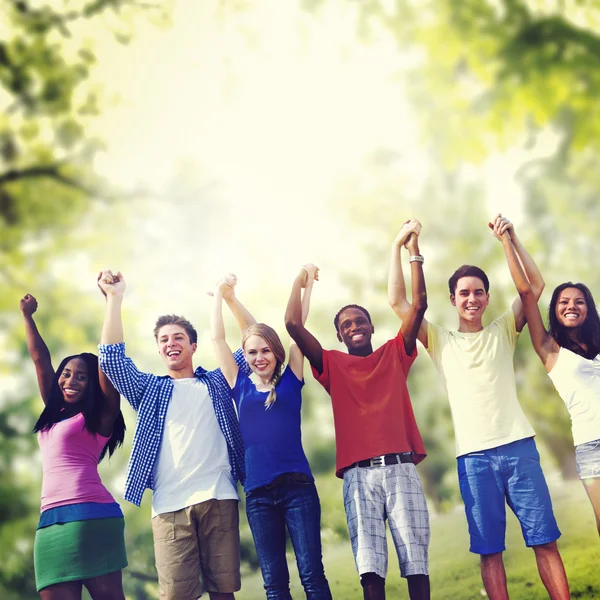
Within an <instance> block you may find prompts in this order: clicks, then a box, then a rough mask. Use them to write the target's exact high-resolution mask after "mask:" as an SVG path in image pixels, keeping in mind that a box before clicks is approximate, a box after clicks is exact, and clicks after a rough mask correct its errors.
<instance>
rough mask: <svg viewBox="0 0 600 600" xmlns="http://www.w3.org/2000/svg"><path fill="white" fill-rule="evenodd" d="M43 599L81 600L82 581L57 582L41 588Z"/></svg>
mask: <svg viewBox="0 0 600 600" xmlns="http://www.w3.org/2000/svg"><path fill="white" fill-rule="evenodd" d="M40 598H41V599H42V600H81V581H65V582H63V583H55V584H54V585H49V586H48V587H45V588H44V589H43V590H40Z"/></svg>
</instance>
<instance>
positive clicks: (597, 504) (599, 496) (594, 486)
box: [582, 477, 600, 535]
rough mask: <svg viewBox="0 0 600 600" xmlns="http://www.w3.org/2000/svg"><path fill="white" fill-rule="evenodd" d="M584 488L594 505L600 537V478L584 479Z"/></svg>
mask: <svg viewBox="0 0 600 600" xmlns="http://www.w3.org/2000/svg"><path fill="white" fill-rule="evenodd" d="M582 483H583V487H584V488H585V491H586V492H587V495H588V498H589V499H590V502H591V503H592V508H593V509H594V514H595V515H596V527H597V529H598V534H599V535H600V478H597V477H594V478H593V479H583V480H582Z"/></svg>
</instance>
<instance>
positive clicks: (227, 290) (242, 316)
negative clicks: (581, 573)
mask: <svg viewBox="0 0 600 600" xmlns="http://www.w3.org/2000/svg"><path fill="white" fill-rule="evenodd" d="M221 283H225V284H227V285H221ZM236 284H237V277H236V276H235V275H234V274H233V273H229V275H227V276H226V277H224V278H223V279H222V280H221V281H220V282H219V284H218V285H217V287H220V288H221V296H222V298H223V300H225V303H226V304H227V306H228V307H229V310H230V311H231V313H232V314H233V316H234V317H235V320H236V321H237V324H238V325H239V327H240V329H241V330H242V332H243V331H245V330H246V329H248V327H250V325H255V324H256V319H255V318H254V317H253V316H252V314H251V313H250V311H249V310H248V309H247V308H246V307H245V306H244V305H243V304H242V303H241V302H240V301H239V300H238V298H237V296H236V295H235V286H236ZM211 295H214V293H213V294H211Z"/></svg>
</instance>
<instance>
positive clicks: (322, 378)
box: [310, 350, 331, 393]
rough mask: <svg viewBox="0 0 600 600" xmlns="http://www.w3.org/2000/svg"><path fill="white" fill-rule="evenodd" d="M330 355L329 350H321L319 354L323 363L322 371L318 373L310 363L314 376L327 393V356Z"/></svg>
mask: <svg viewBox="0 0 600 600" xmlns="http://www.w3.org/2000/svg"><path fill="white" fill-rule="evenodd" d="M330 355H331V350H323V354H322V355H321V361H322V363H323V372H322V373H321V374H319V372H318V371H317V370H316V369H315V368H314V367H313V366H312V365H311V367H310V368H311V370H312V374H313V376H314V378H315V379H316V380H317V381H318V382H319V383H320V384H321V385H322V386H323V387H324V388H325V389H326V390H327V392H328V393H329V357H330Z"/></svg>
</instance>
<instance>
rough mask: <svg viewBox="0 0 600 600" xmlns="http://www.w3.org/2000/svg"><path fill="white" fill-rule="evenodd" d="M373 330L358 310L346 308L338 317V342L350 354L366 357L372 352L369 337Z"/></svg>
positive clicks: (363, 314) (362, 313) (366, 318)
mask: <svg viewBox="0 0 600 600" xmlns="http://www.w3.org/2000/svg"><path fill="white" fill-rule="evenodd" d="M374 332H375V328H374V327H373V325H372V324H371V322H370V321H369V318H368V317H367V315H366V314H365V312H364V311H362V310H360V308H354V307H352V308H347V309H346V310H344V311H342V312H341V313H340V315H339V321H338V340H340V342H343V343H344V345H345V346H346V348H348V352H349V353H350V354H356V355H358V356H366V355H368V354H371V352H373V347H372V346H371V336H372V335H373V333H374Z"/></svg>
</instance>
